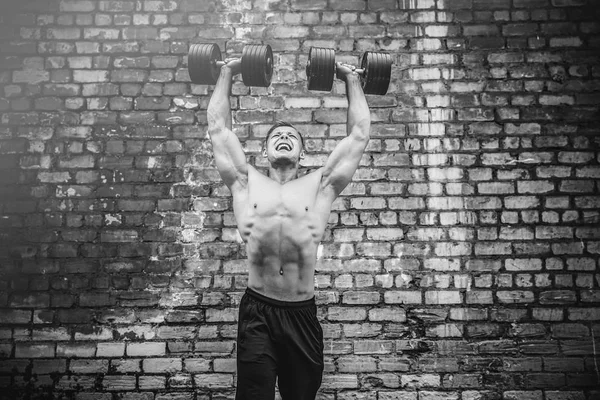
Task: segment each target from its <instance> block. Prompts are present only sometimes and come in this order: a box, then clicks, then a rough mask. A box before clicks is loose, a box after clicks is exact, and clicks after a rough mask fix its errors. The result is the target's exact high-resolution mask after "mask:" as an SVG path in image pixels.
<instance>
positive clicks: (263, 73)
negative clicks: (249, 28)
mask: <svg viewBox="0 0 600 400" xmlns="http://www.w3.org/2000/svg"><path fill="white" fill-rule="evenodd" d="M272 77H273V51H272V50H271V46H269V45H268V44H267V45H260V44H250V45H246V46H244V48H243V50H242V80H243V81H244V85H246V86H260V87H268V86H269V85H270V84H271V78H272Z"/></svg>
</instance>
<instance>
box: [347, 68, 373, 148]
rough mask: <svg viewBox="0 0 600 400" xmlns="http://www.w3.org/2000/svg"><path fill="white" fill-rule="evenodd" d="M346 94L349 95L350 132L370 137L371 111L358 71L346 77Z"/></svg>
mask: <svg viewBox="0 0 600 400" xmlns="http://www.w3.org/2000/svg"><path fill="white" fill-rule="evenodd" d="M346 96H347V97H348V122H347V123H348V134H355V135H361V136H364V138H366V139H368V138H369V131H370V129H371V112H370V110H369V105H368V104H367V99H366V98H365V94H364V93H363V90H362V86H361V84H360V78H359V76H358V75H357V74H356V73H352V74H349V75H348V76H347V77H346ZM356 128H358V129H356Z"/></svg>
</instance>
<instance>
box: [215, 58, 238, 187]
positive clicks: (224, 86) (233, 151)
mask: <svg viewBox="0 0 600 400" xmlns="http://www.w3.org/2000/svg"><path fill="white" fill-rule="evenodd" d="M239 72H240V60H231V61H228V62H227V63H226V64H225V65H224V66H222V67H221V73H220V75H219V79H218V80H217V84H216V86H215V90H214V92H213V94H212V96H211V98H210V101H209V103H208V109H207V116H208V135H209V137H210V141H211V143H212V147H213V153H214V156H215V163H216V165H217V170H218V171H219V174H220V175H221V178H222V179H223V182H225V184H226V185H227V187H229V189H230V190H231V191H232V192H233V191H234V190H236V189H238V188H239V186H240V185H241V186H245V185H246V182H247V181H248V164H247V161H246V154H245V153H244V149H243V148H242V144H241V143H240V141H239V139H238V138H237V136H236V135H235V133H233V132H232V131H231V104H230V102H229V96H230V94H231V84H232V83H231V81H232V78H233V76H234V75H235V74H237V73H239Z"/></svg>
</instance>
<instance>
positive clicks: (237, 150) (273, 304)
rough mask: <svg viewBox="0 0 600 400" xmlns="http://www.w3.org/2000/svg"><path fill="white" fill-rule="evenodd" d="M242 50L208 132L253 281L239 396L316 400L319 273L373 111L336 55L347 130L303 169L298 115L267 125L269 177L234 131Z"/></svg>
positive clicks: (241, 341) (212, 106)
mask: <svg viewBox="0 0 600 400" xmlns="http://www.w3.org/2000/svg"><path fill="white" fill-rule="evenodd" d="M240 68H241V63H240V60H239V59H232V60H226V63H225V65H224V66H222V67H221V72H220V76H219V79H218V81H217V84H216V87H215V90H214V93H213V95H212V97H211V99H210V102H209V104H208V133H209V135H210V139H211V142H212V146H213V151H214V157H215V163H216V166H217V169H218V170H219V173H220V175H221V177H222V179H223V181H224V182H225V184H226V185H227V187H229V189H230V191H231V193H232V195H233V212H234V214H235V218H236V221H237V225H238V230H239V232H240V234H241V236H242V238H243V240H244V242H245V243H246V249H247V254H248V267H249V276H248V288H247V289H246V293H245V294H244V296H243V297H242V300H241V302H240V311H239V321H238V338H237V341H238V348H237V392H236V400H262V399H273V398H274V396H275V382H276V379H277V378H278V379H279V391H280V393H281V396H282V398H283V399H284V400H294V399H298V400H308V399H311V400H313V399H314V398H315V395H316V393H317V390H318V389H319V387H320V385H321V379H322V374H323V331H322V329H321V326H320V324H319V321H318V319H317V309H316V305H315V299H314V272H315V264H316V261H317V248H318V246H319V242H320V241H321V238H322V236H323V233H324V232H325V228H326V225H327V221H328V219H329V213H330V211H331V205H332V203H333V201H334V200H335V198H336V197H337V196H338V195H339V194H340V193H341V192H342V190H343V189H344V188H345V187H346V185H347V184H348V183H349V182H350V180H351V179H352V176H353V175H354V172H355V171H356V169H357V168H358V164H359V162H360V159H361V157H362V154H363V152H364V150H365V148H366V146H367V143H368V140H369V130H370V124H371V121H370V112H369V108H368V105H367V102H366V99H365V96H364V94H363V91H362V87H361V85H360V80H359V77H358V75H357V74H356V72H354V71H353V68H352V67H350V66H347V65H343V64H340V63H338V64H337V77H338V78H339V79H342V80H343V81H344V82H345V84H346V95H347V98H348V119H347V130H348V136H347V137H346V138H344V139H343V140H341V141H340V142H339V144H338V145H337V146H336V147H335V149H334V150H333V151H332V152H331V154H330V155H329V157H328V159H327V162H326V163H325V165H324V166H323V167H322V168H320V169H318V170H316V171H314V172H311V173H309V174H307V175H304V176H302V177H300V178H299V177H298V168H299V163H300V160H301V159H302V158H304V155H305V151H304V141H303V138H302V136H301V135H300V132H298V130H296V129H295V128H294V127H293V126H292V125H290V124H285V123H283V124H281V123H280V124H276V125H275V126H274V127H273V128H271V130H270V131H269V132H268V134H267V137H266V139H265V142H264V146H263V152H262V155H263V157H266V158H267V159H268V161H269V164H270V166H269V176H265V175H263V174H261V173H260V172H258V171H257V170H256V169H255V168H254V167H253V166H251V165H248V163H247V162H246V155H245V154H244V150H243V149H242V146H241V144H240V142H239V140H238V138H237V136H236V135H235V134H234V133H233V132H232V131H231V108H230V102H229V96H230V92H231V84H232V77H233V76H234V75H236V74H238V73H239V72H240Z"/></svg>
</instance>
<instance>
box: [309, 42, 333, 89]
mask: <svg viewBox="0 0 600 400" xmlns="http://www.w3.org/2000/svg"><path fill="white" fill-rule="evenodd" d="M334 75H335V51H334V50H333V49H327V48H322V47H311V48H310V50H309V51H308V62H307V64H306V78H307V79H308V90H319V91H324V92H328V91H330V90H331V88H332V87H333V77H334Z"/></svg>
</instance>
